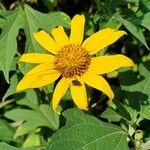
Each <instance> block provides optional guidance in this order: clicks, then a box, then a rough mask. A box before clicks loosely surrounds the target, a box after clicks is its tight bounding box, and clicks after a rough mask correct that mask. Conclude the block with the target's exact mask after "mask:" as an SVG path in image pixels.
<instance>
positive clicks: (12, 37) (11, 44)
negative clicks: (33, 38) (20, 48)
mask: <svg viewBox="0 0 150 150" xmlns="http://www.w3.org/2000/svg"><path fill="white" fill-rule="evenodd" d="M21 13H22V8H21V7H18V8H17V9H16V10H14V11H12V12H10V13H9V14H8V15H6V16H5V19H3V22H2V25H0V27H3V32H2V34H1V35H0V66H1V67H0V68H2V70H3V73H4V76H5V79H6V81H7V82H9V75H8V72H9V69H10V67H11V63H12V61H13V57H14V55H15V53H16V50H17V41H16V37H17V35H18V30H19V28H21V27H22V26H21V23H22V21H21V20H22V19H21V15H20V14H21ZM4 25H5V26H4Z"/></svg>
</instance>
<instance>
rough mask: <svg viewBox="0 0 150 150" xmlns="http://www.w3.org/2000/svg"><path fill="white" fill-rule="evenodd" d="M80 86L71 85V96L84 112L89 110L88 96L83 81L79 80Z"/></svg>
mask: <svg viewBox="0 0 150 150" xmlns="http://www.w3.org/2000/svg"><path fill="white" fill-rule="evenodd" d="M78 81H79V82H80V85H74V84H72V83H71V84H70V90H71V95H72V98H73V100H74V103H75V104H76V105H77V106H78V107H79V108H80V109H83V110H88V102H87V94H86V89H85V84H84V82H83V81H82V80H81V79H78Z"/></svg>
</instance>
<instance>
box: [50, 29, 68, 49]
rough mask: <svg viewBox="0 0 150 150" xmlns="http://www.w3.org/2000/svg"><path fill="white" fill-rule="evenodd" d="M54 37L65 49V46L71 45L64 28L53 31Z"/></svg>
mask: <svg viewBox="0 0 150 150" xmlns="http://www.w3.org/2000/svg"><path fill="white" fill-rule="evenodd" d="M51 33H52V35H53V37H54V39H55V40H56V42H57V43H58V44H59V45H60V46H61V47H63V46H64V45H67V44H68V43H69V39H68V37H67V35H66V33H65V31H64V29H63V27H62V26H59V27H58V28H54V29H52V32H51Z"/></svg>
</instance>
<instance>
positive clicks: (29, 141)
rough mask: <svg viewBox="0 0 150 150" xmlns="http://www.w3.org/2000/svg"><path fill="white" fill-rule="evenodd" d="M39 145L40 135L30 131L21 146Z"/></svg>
mask: <svg viewBox="0 0 150 150" xmlns="http://www.w3.org/2000/svg"><path fill="white" fill-rule="evenodd" d="M31 146H40V135H38V134H35V133H31V134H30V135H29V136H28V137H27V138H26V140H25V142H24V143H23V147H31Z"/></svg>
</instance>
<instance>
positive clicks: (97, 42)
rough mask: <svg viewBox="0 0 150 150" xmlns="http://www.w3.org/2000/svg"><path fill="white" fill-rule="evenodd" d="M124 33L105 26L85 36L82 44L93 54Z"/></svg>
mask: <svg viewBox="0 0 150 150" xmlns="http://www.w3.org/2000/svg"><path fill="white" fill-rule="evenodd" d="M124 34H126V32H124V31H117V30H115V29H111V28H106V29H103V30H100V31H98V32H96V33H95V34H93V35H92V36H90V37H89V38H87V39H86V40H85V41H84V42H83V44H82V46H83V47H85V48H86V49H87V50H88V51H89V52H90V54H95V53H96V52H98V51H99V50H101V49H103V48H105V47H106V46H108V45H110V44H112V43H114V42H115V41H117V40H118V39H119V38H120V37H121V36H122V35H124Z"/></svg>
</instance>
